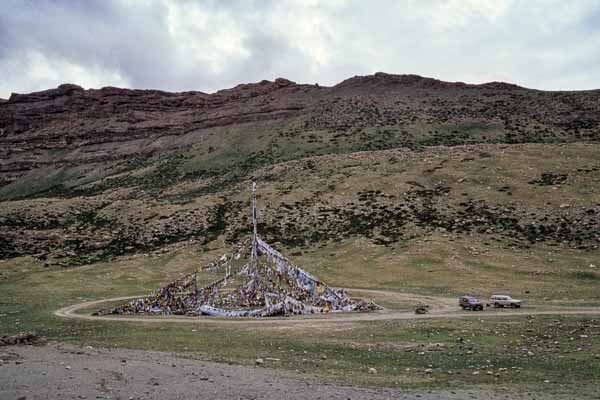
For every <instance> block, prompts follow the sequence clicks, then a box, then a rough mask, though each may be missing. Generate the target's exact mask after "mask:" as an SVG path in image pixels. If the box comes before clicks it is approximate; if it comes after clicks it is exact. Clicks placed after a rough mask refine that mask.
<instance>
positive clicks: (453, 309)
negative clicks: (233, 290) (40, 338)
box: [54, 289, 600, 325]
mask: <svg viewBox="0 0 600 400" xmlns="http://www.w3.org/2000/svg"><path fill="white" fill-rule="evenodd" d="M351 291H352V292H353V293H356V294H361V295H367V296H371V297H372V298H374V299H375V300H377V299H385V301H387V302H396V303H398V304H403V305H406V304H409V303H412V304H416V303H425V304H429V305H430V306H431V311H430V313H428V314H421V315H417V314H414V313H413V312H411V311H394V310H383V311H379V312H370V313H330V314H325V315H310V316H300V317H290V318H263V319H257V318H235V319H233V318H216V317H184V316H157V317H154V316H153V317H150V316H117V315H104V316H93V315H91V313H82V312H80V311H81V310H84V309H96V308H97V309H99V308H102V307H103V306H105V303H109V302H116V301H121V300H128V299H133V298H137V297H142V296H134V297H116V298H111V299H103V300H94V301H86V302H83V303H78V304H73V305H70V306H67V307H63V308H60V309H58V310H56V311H55V312H54V314H55V315H56V316H58V317H62V318H71V319H83V320H90V321H97V320H102V321H118V322H146V323H164V322H165V321H169V322H173V323H193V324H233V325H260V324H268V325H272V324H273V323H277V324H279V325H295V324H317V323H318V324H323V323H327V322H332V323H340V322H359V321H383V320H409V319H432V318H473V317H486V318H488V317H499V316H509V315H510V316H512V315H600V307H557V306H546V307H543V308H539V307H536V308H533V307H525V308H521V309H518V310H514V309H489V310H487V311H478V312H474V311H461V310H459V309H458V306H457V305H456V299H452V298H446V297H436V296H422V295H416V294H408V293H400V292H391V291H384V290H362V289H360V290H359V289H353V290H351Z"/></svg>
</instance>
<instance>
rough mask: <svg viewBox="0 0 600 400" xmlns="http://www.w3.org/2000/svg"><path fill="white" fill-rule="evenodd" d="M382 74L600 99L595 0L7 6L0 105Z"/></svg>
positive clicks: (129, 0)
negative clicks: (112, 90)
mask: <svg viewBox="0 0 600 400" xmlns="http://www.w3.org/2000/svg"><path fill="white" fill-rule="evenodd" d="M377 71H384V72H389V73H414V74H419V75H424V76H431V77H435V78H439V79H443V80H449V81H465V82H472V83H480V82H486V81H493V80H499V81H508V82H513V83H517V84H520V85H523V86H527V87H533V88H538V89H593V88H600V1H597V0H589V1H587V0H573V1H565V0H506V1H502V0H448V1H442V0H440V1H434V0H379V1H378V0H373V1H365V0H323V1H316V0H306V1H300V0H298V1H291V0H290V1H286V0H273V1H270V0H256V1H252V0H240V1H235V0H197V1H191V0H190V1H184V0H182V1H175V0H173V1H169V0H155V1H154V0H97V1H94V0H87V1H78V0H72V1H68V0H36V1H33V0H30V1H28V0H2V5H1V7H0V97H2V98H7V97H8V96H10V93H11V92H19V93H25V92H31V91H35V90H43V89H47V88H51V87H56V86H57V85H59V84H60V83H64V82H72V83H77V84H79V85H81V86H84V87H86V88H89V87H94V88H98V87H102V86H120V87H131V88H157V89H164V90H170V91H182V90H201V91H205V92H213V91H215V90H218V89H222V88H227V87H231V86H234V85H236V84H238V83H243V82H253V81H259V80H262V79H274V78H276V77H285V78H288V79H291V80H294V81H296V82H303V83H315V82H318V83H320V84H322V85H332V84H335V83H337V82H339V81H341V80H343V79H345V78H348V77H351V76H354V75H365V74H371V73H374V72H377Z"/></svg>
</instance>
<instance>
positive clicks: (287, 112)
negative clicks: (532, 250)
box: [0, 73, 600, 265]
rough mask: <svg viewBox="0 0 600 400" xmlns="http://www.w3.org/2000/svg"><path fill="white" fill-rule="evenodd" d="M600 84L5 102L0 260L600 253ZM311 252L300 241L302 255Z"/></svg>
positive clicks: (352, 85)
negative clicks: (243, 242) (189, 250)
mask: <svg viewBox="0 0 600 400" xmlns="http://www.w3.org/2000/svg"><path fill="white" fill-rule="evenodd" d="M599 139H600V91H585V92H543V91H536V90H530V89H525V88H521V87H518V86H515V85H509V84H504V83H489V84H483V85H469V84H464V83H448V82H442V81H438V80H435V79H430V78H422V77H419V76H414V75H388V74H383V73H377V74H375V75H373V76H364V77H354V78H351V79H348V80H346V81H343V82H341V83H340V84H338V85H336V86H333V87H320V86H317V85H299V84H295V83H293V82H290V81H288V80H285V79H277V80H275V81H274V82H269V81H263V82H260V83H256V84H247V85H239V86H237V87H235V88H233V89H228V90H222V91H219V92H217V93H214V94H205V93H200V92H184V93H166V92H160V91H142V90H126V89H117V88H103V89H100V90H83V89H81V88H80V87H78V86H75V85H62V86H60V87H59V88H57V89H51V90H47V91H44V92H38V93H31V94H27V95H19V94H13V95H12V96H11V98H10V99H9V100H8V101H6V102H4V103H1V104H0V185H1V186H0V199H2V202H1V203H0V226H1V227H2V230H1V234H0V257H2V258H12V257H17V256H23V255H34V256H35V257H37V258H39V259H41V260H45V261H46V262H47V263H49V264H54V263H58V264H60V265H80V264H87V263H92V262H96V261H100V260H107V259H111V258H112V257H114V256H119V255H125V254H134V253H138V252H149V251H157V250H160V249H164V250H163V251H168V248H167V247H168V246H173V245H185V244H188V243H197V244H200V245H203V244H206V243H209V242H211V241H213V240H216V239H224V240H226V241H227V242H235V241H237V240H239V239H240V238H242V237H243V236H244V235H246V234H248V233H249V192H248V188H249V182H250V179H251V177H253V176H255V177H257V178H258V181H259V188H260V190H259V192H260V202H259V208H262V210H261V212H262V215H261V216H260V219H261V229H262V231H263V232H264V235H265V236H266V239H268V240H270V241H280V243H281V244H282V245H284V246H286V247H289V248H296V247H298V248H299V249H302V248H306V247H307V246H318V245H325V244H327V243H335V242H340V241H343V240H346V239H349V238H356V237H364V238H367V239H368V240H370V241H372V243H374V244H376V245H382V246H391V245H394V244H397V243H405V242H408V241H411V240H414V239H418V238H423V237H428V236H430V235H431V234H432V233H435V232H444V233H445V234H446V235H450V236H456V237H469V236H474V237H476V238H477V240H481V241H483V242H485V243H488V245H489V243H495V245H497V246H500V247H507V248H508V247H519V248H523V247H528V246H531V245H532V244H535V243H540V242H542V243H548V244H550V245H552V246H559V247H567V248H575V249H583V250H590V251H595V250H596V249H597V248H598V245H599V244H600V242H599V240H600V239H599V237H600V236H599V235H600V229H599V228H600V222H599V219H598V215H599V213H600V193H599V192H600V185H599V184H598V180H599V179H600V178H599V176H600V174H599V171H600V161H599V159H598V157H597V154H598V149H599V145H598V144H597V143H598V140H599ZM299 251H301V250H299Z"/></svg>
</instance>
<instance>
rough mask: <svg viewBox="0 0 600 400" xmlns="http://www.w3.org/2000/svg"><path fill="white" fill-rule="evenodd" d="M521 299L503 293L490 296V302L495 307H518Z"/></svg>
mask: <svg viewBox="0 0 600 400" xmlns="http://www.w3.org/2000/svg"><path fill="white" fill-rule="evenodd" d="M522 303H523V301H522V300H517V299H513V298H512V297H510V296H508V295H505V294H495V295H493V296H492V297H490V304H491V305H492V306H494V307H496V308H498V307H511V308H520V307H521V304H522Z"/></svg>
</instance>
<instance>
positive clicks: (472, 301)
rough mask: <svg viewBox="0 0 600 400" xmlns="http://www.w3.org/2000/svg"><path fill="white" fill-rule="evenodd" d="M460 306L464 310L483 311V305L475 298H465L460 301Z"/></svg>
mask: <svg viewBox="0 0 600 400" xmlns="http://www.w3.org/2000/svg"><path fill="white" fill-rule="evenodd" d="M458 305H459V306H460V307H461V308H462V309H463V310H472V311H482V310H483V304H481V302H480V301H479V300H477V299H476V298H475V297H473V296H463V297H461V298H460V299H458Z"/></svg>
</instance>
